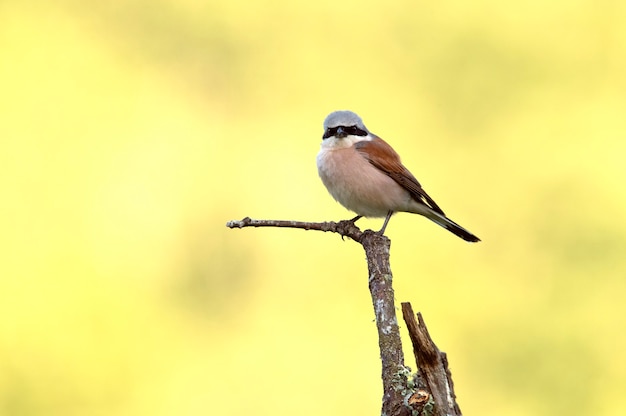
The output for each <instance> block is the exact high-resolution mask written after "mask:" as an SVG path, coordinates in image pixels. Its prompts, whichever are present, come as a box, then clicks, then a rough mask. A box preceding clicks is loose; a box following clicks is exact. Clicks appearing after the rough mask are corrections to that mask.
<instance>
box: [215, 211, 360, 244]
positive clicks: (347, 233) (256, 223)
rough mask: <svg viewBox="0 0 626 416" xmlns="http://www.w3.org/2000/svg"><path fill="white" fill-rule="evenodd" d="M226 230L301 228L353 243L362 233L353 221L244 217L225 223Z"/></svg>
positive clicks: (358, 239)
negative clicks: (325, 233)
mask: <svg viewBox="0 0 626 416" xmlns="http://www.w3.org/2000/svg"><path fill="white" fill-rule="evenodd" d="M226 226H227V227H228V228H244V227H283V228H301V229H303V230H317V231H324V232H328V231H330V232H333V233H337V234H339V235H341V237H350V238H351V239H353V240H354V241H358V242H361V237H362V236H363V232H362V231H361V230H360V229H359V227H357V226H356V225H354V222H353V221H350V220H345V221H339V222H334V221H329V222H305V221H285V220H253V219H252V218H250V217H246V218H244V219H242V220H233V221H228V222H227V223H226Z"/></svg>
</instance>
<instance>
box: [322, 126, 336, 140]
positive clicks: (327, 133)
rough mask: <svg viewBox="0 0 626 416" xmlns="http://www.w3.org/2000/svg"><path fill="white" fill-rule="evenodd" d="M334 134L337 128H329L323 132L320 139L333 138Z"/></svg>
mask: <svg viewBox="0 0 626 416" xmlns="http://www.w3.org/2000/svg"><path fill="white" fill-rule="evenodd" d="M336 132H337V128H334V129H331V128H330V127H329V128H327V129H326V131H325V132H324V135H323V136H322V139H328V138H329V137H331V136H334V135H335V133H336Z"/></svg>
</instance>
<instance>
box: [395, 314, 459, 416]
mask: <svg viewBox="0 0 626 416" xmlns="http://www.w3.org/2000/svg"><path fill="white" fill-rule="evenodd" d="M402 316H403V317H404V322H405V323H406V326H407V329H408V331H409V337H410V338H411V343H412V344H413V354H414V355H415V361H416V363H417V377H416V378H417V380H418V389H424V390H426V392H430V394H431V395H432V402H433V403H434V406H433V412H432V413H431V414H432V415H434V416H462V415H461V409H459V406H458V404H457V403H456V394H455V393H454V383H453V382H452V374H451V373H450V370H449V369H448V359H447V357H446V354H445V353H444V352H441V351H439V348H437V346H436V345H435V343H434V342H433V340H432V338H431V337H430V334H429V333H428V328H426V324H425V323H424V319H423V318H422V314H421V313H419V312H418V313H417V320H415V314H414V313H413V308H412V307H411V304H410V303H408V302H403V303H402ZM419 384H421V385H419Z"/></svg>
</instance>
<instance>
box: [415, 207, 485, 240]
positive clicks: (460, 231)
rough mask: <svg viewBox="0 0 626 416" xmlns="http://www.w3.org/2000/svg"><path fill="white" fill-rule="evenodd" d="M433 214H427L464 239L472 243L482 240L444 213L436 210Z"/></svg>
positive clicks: (429, 217) (432, 219) (430, 218)
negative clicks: (441, 213)
mask: <svg viewBox="0 0 626 416" xmlns="http://www.w3.org/2000/svg"><path fill="white" fill-rule="evenodd" d="M432 214H434V215H430V216H427V218H428V219H429V220H431V221H433V222H435V223H436V224H438V225H440V226H442V227H443V228H445V229H446V230H448V231H450V232H451V233H452V234H454V235H456V236H457V237H461V238H462V239H463V240H465V241H469V242H470V243H476V242H478V241H480V238H478V237H476V236H475V235H474V234H472V233H470V232H469V231H467V230H466V229H465V228H463V227H461V226H460V225H459V224H457V223H456V222H454V221H452V220H451V219H450V218H448V217H444V216H443V215H440V214H438V213H436V212H433V213H432Z"/></svg>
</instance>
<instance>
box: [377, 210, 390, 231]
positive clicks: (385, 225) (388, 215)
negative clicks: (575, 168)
mask: <svg viewBox="0 0 626 416" xmlns="http://www.w3.org/2000/svg"><path fill="white" fill-rule="evenodd" d="M392 215H393V211H389V212H388V213H387V217H386V218H385V223H384V224H383V228H381V229H380V231H379V232H377V233H376V234H378V235H383V234H384V233H385V228H387V223H388V222H389V219H390V218H391V216H392Z"/></svg>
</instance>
